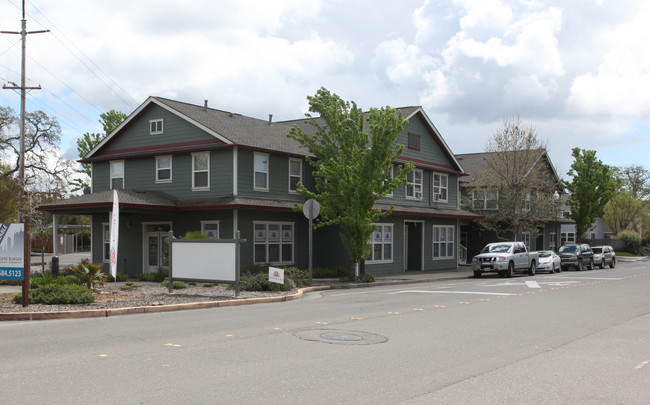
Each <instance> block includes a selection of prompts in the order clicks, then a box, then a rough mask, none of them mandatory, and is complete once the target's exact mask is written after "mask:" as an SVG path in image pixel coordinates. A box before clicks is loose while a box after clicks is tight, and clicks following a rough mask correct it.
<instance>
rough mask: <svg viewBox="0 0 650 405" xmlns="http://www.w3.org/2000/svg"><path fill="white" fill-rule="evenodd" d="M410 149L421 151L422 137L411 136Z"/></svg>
mask: <svg viewBox="0 0 650 405" xmlns="http://www.w3.org/2000/svg"><path fill="white" fill-rule="evenodd" d="M408 146H409V149H413V150H420V135H416V134H409V145H408Z"/></svg>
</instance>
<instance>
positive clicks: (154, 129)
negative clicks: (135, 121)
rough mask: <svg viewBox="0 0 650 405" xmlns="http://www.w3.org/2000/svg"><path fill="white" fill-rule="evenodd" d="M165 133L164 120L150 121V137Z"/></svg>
mask: <svg viewBox="0 0 650 405" xmlns="http://www.w3.org/2000/svg"><path fill="white" fill-rule="evenodd" d="M162 133H163V119H162V118H158V119H155V120H149V135H158V134H162Z"/></svg>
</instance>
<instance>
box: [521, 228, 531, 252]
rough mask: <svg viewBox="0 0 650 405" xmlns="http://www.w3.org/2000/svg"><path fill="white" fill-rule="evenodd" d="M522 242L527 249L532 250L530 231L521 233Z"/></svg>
mask: <svg viewBox="0 0 650 405" xmlns="http://www.w3.org/2000/svg"><path fill="white" fill-rule="evenodd" d="M520 236H521V242H522V243H523V244H524V245H525V246H526V250H528V251H529V252H530V232H522V233H521V235H520Z"/></svg>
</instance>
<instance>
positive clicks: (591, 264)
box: [587, 257, 594, 270]
mask: <svg viewBox="0 0 650 405" xmlns="http://www.w3.org/2000/svg"><path fill="white" fill-rule="evenodd" d="M593 269H594V258H593V257H592V258H591V259H589V265H588V266H587V270H593Z"/></svg>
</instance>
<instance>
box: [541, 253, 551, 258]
mask: <svg viewBox="0 0 650 405" xmlns="http://www.w3.org/2000/svg"><path fill="white" fill-rule="evenodd" d="M551 254H552V253H551V252H539V257H551Z"/></svg>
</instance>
